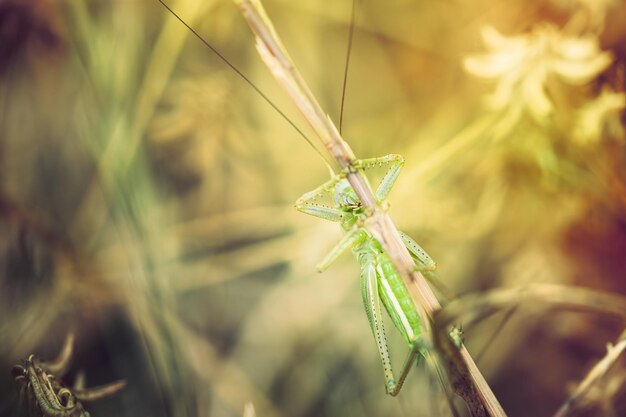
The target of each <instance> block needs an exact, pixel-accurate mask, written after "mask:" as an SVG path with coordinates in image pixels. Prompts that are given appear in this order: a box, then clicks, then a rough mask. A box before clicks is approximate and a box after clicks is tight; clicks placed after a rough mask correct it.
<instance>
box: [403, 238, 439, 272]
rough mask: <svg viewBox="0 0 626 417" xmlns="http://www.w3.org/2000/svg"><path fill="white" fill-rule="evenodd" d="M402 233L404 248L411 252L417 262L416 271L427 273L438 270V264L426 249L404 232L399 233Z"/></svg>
mask: <svg viewBox="0 0 626 417" xmlns="http://www.w3.org/2000/svg"><path fill="white" fill-rule="evenodd" d="M398 233H400V237H401V238H402V242H403V243H404V246H406V248H407V249H408V250H409V253H410V254H411V257H412V258H413V260H415V261H416V263H415V270H417V271H420V272H425V271H434V270H435V269H436V268H437V264H436V263H435V261H434V260H433V258H431V257H430V256H429V255H428V254H427V253H426V251H425V250H424V249H422V247H421V246H420V245H419V244H418V243H417V242H416V241H414V240H413V239H412V238H411V236H409V235H407V234H406V233H404V232H401V231H398Z"/></svg>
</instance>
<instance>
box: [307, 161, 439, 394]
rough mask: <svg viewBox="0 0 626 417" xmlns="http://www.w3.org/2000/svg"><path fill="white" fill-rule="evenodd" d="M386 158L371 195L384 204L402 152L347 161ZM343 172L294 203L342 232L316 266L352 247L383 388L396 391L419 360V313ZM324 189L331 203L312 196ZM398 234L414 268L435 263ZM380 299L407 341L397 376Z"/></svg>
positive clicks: (370, 164)
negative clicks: (366, 223) (386, 167)
mask: <svg viewBox="0 0 626 417" xmlns="http://www.w3.org/2000/svg"><path fill="white" fill-rule="evenodd" d="M387 164H389V165H390V168H389V170H388V171H387V173H386V174H385V176H384V177H383V179H382V181H381V183H380V185H379V186H378V189H377V190H376V194H375V196H376V200H377V201H378V203H379V204H380V205H381V206H383V207H385V206H386V198H387V195H388V194H389V192H390V191H391V188H392V187H393V185H394V183H395V181H396V179H397V178H398V174H399V173H400V169H401V168H402V165H403V164H404V159H403V158H402V156H400V155H387V156H383V157H379V158H371V159H362V160H357V161H355V162H354V163H353V164H352V166H351V168H352V169H356V170H366V169H370V168H374V167H380V166H383V165H387ZM346 174H347V171H345V170H344V171H343V172H341V173H340V174H339V175H335V176H333V178H331V179H330V180H329V181H327V182H325V183H324V184H322V185H321V186H320V187H318V188H316V189H315V190H313V191H310V192H308V193H306V194H304V195H303V196H302V197H300V198H299V199H298V201H297V202H296V208H297V209H298V210H300V211H302V212H303V213H306V214H310V215H312V216H316V217H320V218H322V219H325V220H330V221H333V222H338V223H340V224H341V227H342V229H343V230H344V231H345V232H346V234H345V235H344V236H343V238H342V239H341V240H340V241H339V243H337V245H335V247H334V248H333V249H331V251H330V253H329V254H328V255H327V256H326V257H325V258H324V259H323V260H322V262H320V263H319V264H318V265H317V269H318V271H320V272H322V271H324V270H326V269H327V268H328V267H329V266H330V264H331V263H333V262H334V261H335V260H336V259H337V257H338V256H339V255H340V254H341V253H343V252H344V251H345V250H346V249H348V248H352V252H353V253H354V256H355V257H356V259H357V261H358V263H359V266H360V267H361V295H362V297H363V304H364V305H365V312H366V313H367V319H368V320H369V323H370V327H371V329H372V334H373V335H374V338H375V339H376V345H377V347H378V353H379V355H380V359H381V362H382V365H383V372H384V375H385V383H386V390H387V394H390V395H392V396H396V395H398V393H399V392H400V390H401V389H402V385H403V384H404V380H405V379H406V377H407V375H408V373H409V370H410V368H411V366H412V364H413V362H415V361H417V360H418V358H419V356H418V354H421V355H425V354H426V349H425V347H424V345H423V343H422V342H421V341H422V339H421V337H420V335H421V324H420V319H419V316H418V312H417V311H416V310H415V306H414V305H413V301H412V299H411V296H410V295H409V292H408V290H407V288H406V287H405V285H404V282H403V281H402V278H401V277H400V275H399V274H398V271H397V270H396V268H395V267H394V265H393V263H392V262H391V259H390V258H389V255H387V254H386V253H385V252H384V250H383V248H382V246H381V244H380V242H378V241H377V240H376V239H375V238H374V236H372V235H371V234H370V233H369V232H368V231H367V230H366V229H365V228H364V226H363V222H364V220H365V218H366V213H365V209H364V207H363V206H362V204H361V202H360V201H359V198H358V197H357V195H356V193H355V192H354V190H353V189H352V187H351V186H350V184H349V182H348V180H347V179H346ZM329 194H330V195H332V200H333V202H334V204H335V207H329V206H326V205H323V204H320V203H318V202H317V201H316V200H318V199H319V198H320V197H324V196H326V195H329ZM400 236H401V238H402V241H403V242H404V244H405V246H406V247H407V249H408V250H409V253H410V254H411V256H412V257H413V259H414V261H415V262H416V270H418V271H421V272H429V271H433V270H434V269H435V267H436V264H435V262H434V261H433V260H432V259H431V257H430V256H429V255H428V254H427V253H426V252H425V251H424V250H423V249H422V248H421V247H420V246H419V245H418V244H417V243H416V242H415V241H414V240H413V239H411V238H410V237H409V236H408V235H407V234H405V233H402V232H400ZM380 301H382V304H383V306H385V309H386V310H387V313H388V314H389V316H390V317H391V320H392V321H393V324H394V325H395V326H396V328H397V329H398V330H399V331H400V333H401V334H402V337H403V339H404V341H405V342H406V343H407V345H408V346H409V354H408V357H407V359H406V361H405V363H404V366H403V369H402V372H401V374H400V377H399V378H398V379H396V378H395V377H394V374H393V370H392V367H391V359H390V356H389V349H388V347H387V338H386V335H385V328H384V325H383V320H382V312H381V307H380Z"/></svg>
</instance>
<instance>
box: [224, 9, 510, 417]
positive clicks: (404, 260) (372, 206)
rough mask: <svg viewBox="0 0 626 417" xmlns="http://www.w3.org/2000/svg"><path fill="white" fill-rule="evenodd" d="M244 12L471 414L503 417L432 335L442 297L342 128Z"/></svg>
mask: <svg viewBox="0 0 626 417" xmlns="http://www.w3.org/2000/svg"><path fill="white" fill-rule="evenodd" d="M234 1H235V3H237V5H238V6H239V8H240V9H241V11H242V14H243V15H244V17H245V18H246V20H247V22H248V24H249V25H250V27H251V29H252V31H253V32H254V33H255V35H256V42H257V43H256V46H257V50H258V51H259V53H260V55H261V57H262V58H263V60H264V62H265V64H266V65H267V66H268V67H269V69H270V71H271V72H272V74H273V75H274V77H275V78H276V79H277V80H278V82H279V83H280V84H281V85H282V87H283V88H284V89H285V90H286V91H287V93H288V94H289V96H290V97H291V99H292V100H293V101H294V103H295V104H296V106H297V107H298V109H299V110H300V111H301V112H302V114H303V115H304V117H305V118H306V119H307V121H308V122H309V124H310V125H311V126H312V127H313V129H314V130H315V132H316V134H317V136H318V138H319V139H320V140H321V141H322V143H323V144H324V146H325V147H326V149H327V150H328V152H329V153H330V154H331V156H332V157H333V159H334V160H335V161H336V162H337V164H338V166H339V167H340V168H341V169H342V170H344V172H346V173H347V174H346V178H347V179H348V181H349V182H350V185H351V186H352V188H353V189H354V191H355V192H356V194H357V195H358V197H359V199H360V200H361V203H362V204H363V206H364V207H365V208H366V209H367V210H368V211H369V216H368V219H367V221H366V222H365V226H366V228H367V229H368V231H369V232H370V233H372V235H374V237H376V239H377V240H378V241H379V242H380V244H381V245H382V246H383V248H384V249H385V251H386V252H387V254H388V255H389V257H390V258H391V260H392V262H393V263H394V265H395V267H396V269H397V270H398V272H399V273H400V274H401V276H402V278H403V280H404V282H405V284H406V286H407V288H408V289H409V291H410V293H411V295H412V297H413V301H414V303H415V304H416V308H417V311H418V312H419V313H420V316H421V317H422V319H423V320H422V322H423V325H424V326H425V336H426V338H427V342H429V343H431V344H432V343H433V342H434V344H436V345H437V346H439V347H440V349H439V353H440V354H443V355H444V360H443V363H444V364H445V366H446V371H447V374H448V378H449V379H450V382H451V384H452V385H453V386H454V388H455V391H456V393H457V394H458V395H460V396H461V397H462V398H463V399H464V400H465V402H466V404H467V405H468V407H469V408H470V411H471V413H472V415H473V416H505V415H506V414H505V413H504V411H503V410H502V407H501V406H500V404H499V403H498V401H497V400H496V398H495V396H494V395H493V393H492V391H491V389H490V388H489V386H488V385H487V383H486V382H485V380H484V378H483V376H482V375H481V374H480V372H479V371H478V368H477V367H476V365H475V364H474V362H473V360H472V358H471V357H470V355H469V354H468V353H467V350H466V349H465V348H464V347H461V348H460V349H459V348H457V347H456V346H454V344H453V343H452V341H451V339H450V338H449V337H448V335H447V331H442V332H439V333H441V334H442V335H443V336H442V337H437V340H436V341H433V340H432V335H433V332H432V331H430V327H431V326H430V323H431V320H432V317H433V315H434V313H435V312H436V311H437V310H439V309H440V308H441V305H440V304H439V301H438V300H437V298H436V297H435V295H434V293H433V292H432V290H431V289H430V287H429V286H428V284H427V282H426V279H425V278H424V277H423V276H422V275H421V274H420V273H417V272H415V266H414V263H413V260H412V259H411V257H410V255H409V253H408V251H407V249H406V247H405V246H404V244H403V243H402V240H401V238H400V235H399V234H398V230H397V228H396V227H395V225H394V224H393V222H392V220H391V218H390V217H389V215H387V213H386V212H385V211H384V210H383V209H382V208H381V207H379V205H378V203H377V201H376V198H375V197H374V194H373V192H372V189H371V187H370V185H369V182H368V181H367V178H365V176H364V175H362V174H361V173H360V172H359V171H358V170H355V169H354V168H353V162H354V161H355V160H356V157H355V156H354V153H353V152H352V150H351V149H350V146H349V145H348V144H347V143H346V142H345V141H344V140H343V138H342V137H341V135H340V134H339V131H338V130H337V128H336V127H335V125H334V124H333V122H332V121H331V120H330V118H329V117H328V116H327V115H326V114H325V113H324V111H323V110H322V108H321V106H320V105H319V103H318V102H317V100H316V99H315V96H314V95H313V93H311V91H310V89H309V88H308V86H307V85H306V83H305V81H304V80H303V78H302V76H301V75H300V73H299V72H298V70H297V69H296V68H295V66H294V65H293V63H292V61H291V59H290V58H289V55H288V54H287V52H286V50H285V48H284V47H283V46H282V43H281V42H280V40H279V38H278V36H277V34H276V32H275V30H274V28H273V26H272V24H271V21H270V20H269V18H268V17H267V15H266V14H265V11H264V10H263V7H262V6H261V4H260V2H259V1H258V0H234Z"/></svg>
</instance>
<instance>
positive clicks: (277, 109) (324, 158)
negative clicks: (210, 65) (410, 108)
mask: <svg viewBox="0 0 626 417" xmlns="http://www.w3.org/2000/svg"><path fill="white" fill-rule="evenodd" d="M158 1H159V3H161V4H162V5H163V7H165V8H166V9H167V10H168V11H169V12H170V13H171V14H172V15H173V16H174V17H175V18H176V19H178V20H179V21H180V23H182V24H183V25H185V27H186V28H187V29H189V30H190V31H191V33H193V34H194V36H195V37H196V38H198V39H199V40H200V42H202V43H203V44H204V45H205V46H206V47H207V48H209V49H210V50H211V51H212V52H213V53H214V54H215V55H217V57H218V58H219V59H221V60H222V61H224V63H225V64H226V65H228V66H229V67H230V68H231V69H232V70H233V71H235V73H236V74H237V75H239V77H241V79H243V80H244V81H245V82H246V83H247V84H248V85H249V86H250V87H252V89H254V91H256V92H257V94H258V95H259V96H261V98H263V100H265V102H266V103H267V104H269V105H270V106H272V108H273V109H274V110H276V112H277V113H278V114H280V115H281V116H282V118H283V119H285V120H286V121H287V123H289V124H290V125H291V127H293V128H294V129H295V130H296V132H298V133H299V134H300V136H302V138H303V139H304V140H306V141H307V143H308V144H309V145H311V147H312V148H313V149H314V150H315V152H317V154H318V155H319V156H320V157H322V159H323V160H324V163H325V164H326V166H327V167H328V169H329V170H330V171H331V173H332V172H333V170H332V167H331V164H330V163H329V161H328V159H327V158H326V156H324V154H322V152H320V150H319V149H317V147H316V146H315V145H313V142H312V141H311V139H309V138H308V136H307V135H305V134H304V132H303V131H302V130H300V128H299V127H298V126H296V124H295V123H294V122H292V121H291V119H289V117H287V115H286V114H285V113H284V112H283V111H282V110H281V109H280V108H278V106H277V105H276V104H274V102H273V101H272V100H270V99H269V97H268V96H267V95H266V94H265V93H264V92H263V91H261V89H259V87H257V86H256V85H255V84H254V83H253V82H252V81H251V80H250V79H249V78H248V77H247V76H246V75H245V74H244V73H243V72H241V71H240V70H239V69H238V68H237V67H236V66H234V65H233V64H232V63H231V62H230V61H229V60H228V59H226V57H225V56H224V55H223V54H222V53H221V52H220V51H218V50H217V49H216V48H214V47H213V46H212V45H211V44H210V43H209V42H207V41H206V40H205V39H204V38H203V37H202V36H200V34H199V33H198V32H197V31H196V30H195V29H194V28H192V27H191V26H189V24H187V22H185V21H184V20H183V19H182V18H181V17H180V16H179V15H178V14H177V13H176V12H175V11H174V10H172V9H171V8H170V7H169V6H168V5H167V4H165V2H163V0H158ZM344 88H345V86H344Z"/></svg>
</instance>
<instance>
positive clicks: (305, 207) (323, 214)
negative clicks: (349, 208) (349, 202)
mask: <svg viewBox="0 0 626 417" xmlns="http://www.w3.org/2000/svg"><path fill="white" fill-rule="evenodd" d="M342 179H343V176H342V175H335V176H333V177H332V178H331V179H330V180H328V181H326V182H325V183H324V184H322V185H320V186H319V187H317V188H316V189H314V190H312V191H309V192H308V193H305V194H303V195H302V196H301V197H300V198H298V200H296V204H295V206H296V209H297V210H298V211H301V212H303V213H306V214H310V215H311V216H315V217H319V218H321V219H324V220H330V221H331V222H340V221H341V219H342V216H343V212H342V211H341V210H339V209H337V208H334V207H328V206H325V205H323V204H319V203H317V202H316V200H318V199H319V198H322V197H324V196H325V195H329V194H331V193H332V192H333V191H334V190H335V185H337V183H338V182H339V181H341V180H342Z"/></svg>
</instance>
